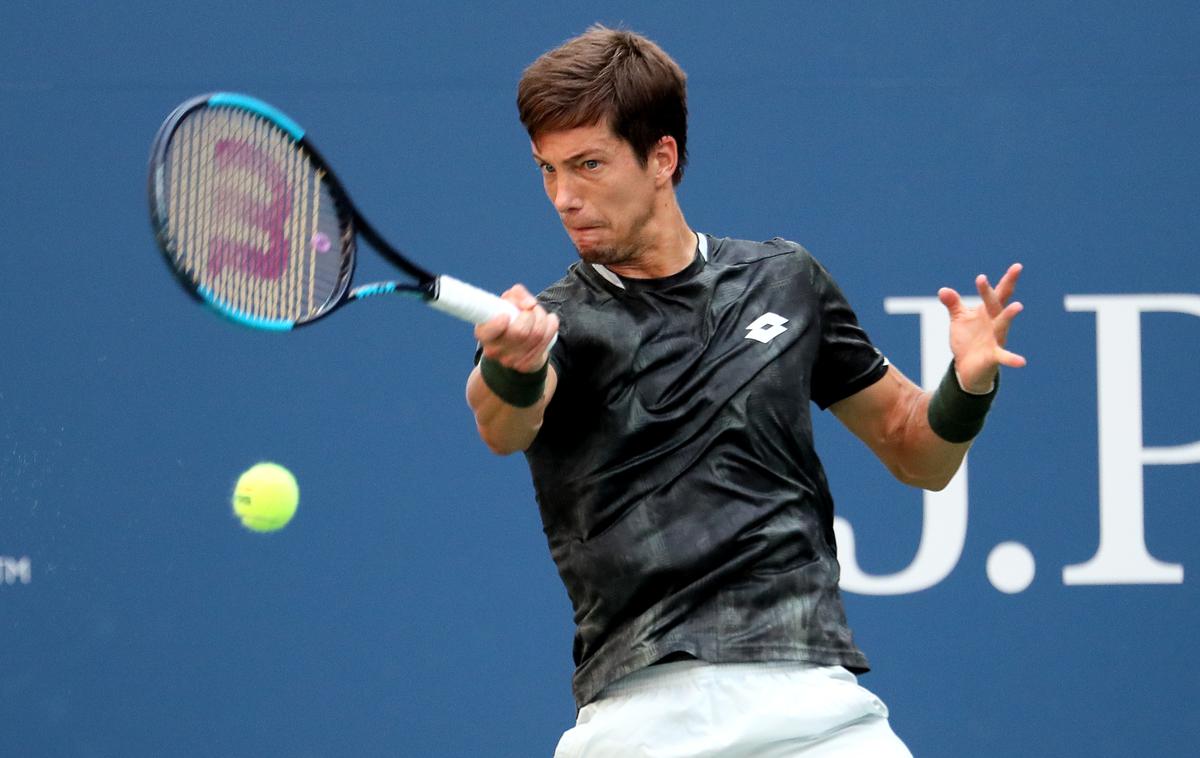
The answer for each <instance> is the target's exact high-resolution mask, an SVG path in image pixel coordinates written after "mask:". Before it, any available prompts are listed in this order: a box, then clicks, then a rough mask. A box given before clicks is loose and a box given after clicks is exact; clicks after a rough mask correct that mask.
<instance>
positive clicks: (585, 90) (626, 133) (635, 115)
mask: <svg viewBox="0 0 1200 758" xmlns="http://www.w3.org/2000/svg"><path fill="white" fill-rule="evenodd" d="M517 111H518V112H519V114H520V117H521V123H522V124H524V126H525V131H526V132H528V133H529V137H530V139H537V137H538V135H540V134H542V133H544V132H547V131H556V130H560V129H574V128H576V127H580V126H591V125H593V124H598V123H601V122H602V121H605V120H607V121H608V123H609V125H610V126H611V127H612V130H613V132H614V133H615V134H616V135H617V136H618V137H619V138H621V139H623V140H625V141H626V142H628V143H629V146H630V147H631V148H632V149H633V153H634V155H636V156H637V158H638V160H639V161H641V164H642V165H643V166H645V165H646V161H647V160H648V159H649V156H650V150H651V148H653V147H654V145H656V144H657V143H658V141H659V140H660V139H662V138H663V137H664V136H668V135H669V136H671V137H674V138H675V142H676V144H677V145H678V146H679V162H678V164H677V166H676V168H675V173H674V174H673V175H672V177H671V180H672V182H673V183H674V184H679V182H680V181H681V180H682V179H683V167H684V166H685V165H686V164H687V75H686V74H684V73H683V69H681V68H680V67H679V64H677V63H675V61H673V60H672V59H671V56H669V55H667V54H666V52H664V51H663V49H662V48H661V47H659V46H658V45H656V44H655V43H654V42H652V41H650V40H649V39H647V38H645V37H643V36H641V35H640V34H636V33H634V32H631V31H626V30H622V29H609V28H608V27H605V26H602V25H599V24H596V25H594V26H592V27H590V28H589V29H588V30H587V31H586V32H584V33H583V34H581V35H579V36H578V37H575V38H574V39H570V40H567V41H566V42H564V43H563V44H562V45H560V46H559V47H557V48H555V49H553V50H551V51H549V52H547V53H545V54H543V55H542V56H541V57H539V58H538V59H537V60H536V61H534V62H533V63H531V64H530V65H529V67H528V68H526V69H525V73H524V74H523V75H522V76H521V82H520V84H519V85H518V86H517Z"/></svg>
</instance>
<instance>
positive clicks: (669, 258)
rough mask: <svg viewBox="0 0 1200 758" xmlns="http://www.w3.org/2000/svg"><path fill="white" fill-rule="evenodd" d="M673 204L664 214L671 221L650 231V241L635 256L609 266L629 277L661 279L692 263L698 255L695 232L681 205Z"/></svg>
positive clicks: (609, 268) (610, 269) (610, 268)
mask: <svg viewBox="0 0 1200 758" xmlns="http://www.w3.org/2000/svg"><path fill="white" fill-rule="evenodd" d="M672 206H673V207H672V208H671V209H670V211H669V212H668V213H667V214H665V215H666V218H667V219H668V222H667V223H665V224H663V225H662V227H661V228H660V229H659V230H657V233H654V232H652V233H651V237H650V240H649V244H647V245H646V246H645V247H644V248H643V249H642V252H641V254H640V255H638V257H637V258H636V259H635V260H631V261H628V262H626V263H621V264H614V265H611V266H607V267H606V268H608V270H609V271H612V272H613V273H614V274H617V275H618V276H624V277H627V278H629V279H661V278H662V277H664V276H671V275H672V274H677V273H679V272H680V271H683V270H684V269H685V268H687V267H688V266H689V265H691V263H692V261H693V260H695V258H696V233H695V232H693V231H692V230H691V228H690V227H688V225H687V221H685V220H684V218H683V213H682V211H680V209H679V206H678V205H675V204H674V203H672Z"/></svg>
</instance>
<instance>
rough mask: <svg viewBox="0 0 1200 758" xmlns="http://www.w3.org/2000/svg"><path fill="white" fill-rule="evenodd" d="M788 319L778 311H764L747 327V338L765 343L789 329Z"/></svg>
mask: <svg viewBox="0 0 1200 758" xmlns="http://www.w3.org/2000/svg"><path fill="white" fill-rule="evenodd" d="M787 322H788V320H787V319H786V318H784V317H783V316H780V315H779V314H778V313H764V314H763V315H761V316H759V317H758V318H756V319H754V321H752V322H751V323H750V325H749V326H747V327H746V332H747V334H746V339H748V340H757V341H759V342H761V343H763V344H764V345H765V344H767V343H768V342H770V341H771V340H773V339H775V338H776V337H778V336H779V335H781V334H783V333H784V332H786V331H787V327H786V326H784V324H786V323H787Z"/></svg>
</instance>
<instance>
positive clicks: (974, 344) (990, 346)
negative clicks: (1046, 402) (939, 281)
mask: <svg viewBox="0 0 1200 758" xmlns="http://www.w3.org/2000/svg"><path fill="white" fill-rule="evenodd" d="M1021 270H1022V266H1021V264H1020V263H1014V264H1013V265H1011V266H1009V267H1008V271H1006V272H1005V273H1004V276H1003V277H1001V278H1000V282H999V283H998V284H997V285H996V286H995V288H993V287H992V286H991V284H990V283H989V282H988V278H987V276H985V275H983V274H980V275H979V276H977V277H975V288H976V289H977V290H978V291H979V297H980V298H981V299H982V300H983V303H982V304H981V305H980V306H979V307H977V308H968V307H967V306H966V305H965V304H964V303H963V300H962V297H961V296H960V295H959V294H958V293H957V292H955V291H954V290H952V289H950V288H949V287H943V288H942V289H940V290H938V299H939V300H941V302H942V305H944V306H946V310H947V311H949V312H950V350H951V351H952V352H953V353H954V366H955V369H956V370H957V371H958V380H959V382H960V383H961V384H962V387H963V389H964V390H966V391H967V392H974V393H978V394H985V393H987V392H989V391H990V390H991V388H992V383H993V382H994V381H995V378H996V373H997V372H998V371H999V370H1000V366H1009V367H1012V368H1019V367H1021V366H1024V365H1025V358H1024V357H1023V356H1020V355H1017V354H1016V353H1013V352H1011V351H1009V350H1007V349H1005V343H1006V342H1007V341H1008V330H1009V327H1011V326H1012V322H1013V319H1014V318H1016V317H1017V314H1018V313H1020V312H1021V310H1022V309H1023V306H1022V305H1021V304H1020V303H1019V302H1014V303H1010V302H1009V300H1010V299H1011V298H1012V295H1013V292H1015V291H1016V288H1017V279H1018V278H1020V276H1021Z"/></svg>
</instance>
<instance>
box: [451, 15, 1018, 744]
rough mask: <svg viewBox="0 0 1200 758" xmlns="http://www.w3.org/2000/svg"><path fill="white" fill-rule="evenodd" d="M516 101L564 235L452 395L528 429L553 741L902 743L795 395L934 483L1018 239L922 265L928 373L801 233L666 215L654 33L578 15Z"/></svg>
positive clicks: (966, 430) (515, 432) (986, 361)
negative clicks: (548, 620)
mask: <svg viewBox="0 0 1200 758" xmlns="http://www.w3.org/2000/svg"><path fill="white" fill-rule="evenodd" d="M517 103H518V109H519V111H520V117H521V121H522V123H523V124H524V125H525V127H526V130H527V131H528V133H529V136H530V140H531V145H532V152H533V159H534V161H535V163H536V164H537V166H538V168H539V170H540V171H541V175H542V180H543V182H544V185H545V191H546V194H547V196H548V197H549V199H550V201H551V202H552V203H553V204H554V207H555V209H556V210H557V211H558V214H559V216H560V218H561V219H562V223H563V226H564V227H565V229H566V232H567V234H568V235H569V236H570V238H571V241H572V242H573V243H574V245H575V247H576V249H577V250H578V252H579V258H580V261H578V262H576V263H574V264H572V265H571V266H570V268H569V270H568V272H567V274H566V276H564V277H563V278H562V279H561V280H559V281H558V282H556V283H555V284H553V285H552V286H550V287H549V288H548V289H546V290H545V291H544V292H542V293H541V294H540V295H538V296H537V297H534V296H533V295H532V294H530V293H529V292H528V291H527V290H526V289H525V288H524V287H522V286H520V285H517V286H514V287H513V288H511V289H510V290H508V291H507V292H506V293H505V294H504V297H505V299H507V300H509V301H510V302H512V303H513V304H514V305H516V306H517V307H518V309H519V314H518V316H516V317H515V318H512V319H510V318H509V317H508V316H498V317H496V318H494V319H492V320H491V321H489V322H487V323H485V324H482V325H480V326H478V327H477V328H476V330H475V334H476V337H477V338H478V340H479V342H480V346H481V359H480V361H479V363H478V365H477V366H476V368H475V369H474V370H473V371H472V373H471V375H470V378H469V380H468V383H467V400H468V403H469V404H470V406H471V408H472V410H473V411H474V413H475V419H476V422H477V424H478V428H479V433H480V435H481V437H482V438H483V440H484V441H485V442H486V443H487V445H488V447H489V448H490V449H491V450H492V451H494V452H496V453H498V454H509V453H513V452H516V451H524V452H525V455H526V458H527V460H528V463H529V467H530V470H531V473H532V476H533V483H534V486H535V490H536V493H537V499H538V505H539V508H540V510H541V516H542V521H543V524H544V527H545V533H546V536H547V540H548V541H549V546H550V552H551V555H552V557H553V559H554V561H555V563H556V564H557V566H558V570H559V573H560V575H561V577H562V580H563V582H564V584H565V585H566V588H567V592H568V594H569V596H570V599H571V601H572V604H573V606H574V610H575V622H576V626H577V631H576V635H575V645H574V658H575V663H576V671H575V674H574V679H573V689H574V695H575V700H576V703H577V705H578V707H579V711H578V717H577V722H576V724H575V726H574V727H573V728H571V729H570V730H568V731H567V732H566V733H565V734H564V735H563V737H562V739H561V741H560V742H559V745H558V749H557V752H556V753H555V755H556V756H557V757H558V758H574V757H576V756H588V757H589V758H595V757H598V756H611V757H612V758H635V757H636V756H655V757H656V758H667V757H668V756H722V757H723V758H738V757H741V756H745V757H747V758H749V757H750V756H755V757H761V756H810V757H811V756H871V757H872V758H887V757H889V756H908V755H910V753H909V751H908V749H907V748H906V747H905V746H904V744H903V743H902V742H901V740H900V739H899V738H898V737H897V736H896V735H895V733H894V732H893V731H892V729H891V727H890V725H889V721H888V711H887V708H886V707H885V705H884V704H883V703H882V702H881V701H880V699H879V698H877V697H876V696H875V695H873V694H872V693H871V692H869V691H868V690H866V689H864V688H863V687H861V686H860V685H859V684H858V682H857V674H860V673H862V672H865V671H866V670H867V659H866V657H865V656H864V655H863V653H862V652H861V651H860V650H859V649H858V647H857V646H856V645H855V643H854V640H853V636H852V634H851V631H850V628H849V627H848V625H847V621H846V617H845V613H844V611H843V607H842V601H841V598H840V595H839V592H838V578H839V569H838V563H837V552H836V546H835V545H834V534H833V500H832V498H831V496H830V493H829V488H828V486H827V483H826V479H825V474H824V472H823V470H822V467H821V462H820V461H819V460H818V459H817V455H816V452H815V450H814V444H813V438H812V424H811V417H810V415H809V414H810V403H815V404H816V405H817V406H818V407H819V408H822V409H826V408H828V409H830V410H832V411H833V413H834V415H835V416H836V417H837V418H838V419H839V420H840V421H841V422H842V423H844V424H845V425H846V426H847V427H848V428H849V429H850V430H851V431H852V432H853V433H854V434H855V435H857V436H858V437H859V438H860V439H861V440H862V441H863V442H864V443H866V445H867V446H868V447H869V448H870V449H871V450H872V451H874V452H875V454H876V455H877V456H878V457H879V458H880V460H881V461H883V463H884V464H885V465H886V466H887V467H888V469H890V470H891V472H892V473H893V474H894V475H895V476H896V477H897V478H898V479H900V481H902V482H905V483H907V484H910V485H914V486H917V487H924V488H928V489H939V488H941V487H944V486H945V485H946V484H947V483H948V482H949V481H950V479H951V477H953V476H954V474H955V472H956V471H957V470H958V467H959V465H960V463H961V462H962V460H963V456H964V455H965V454H966V452H967V449H968V448H969V447H970V445H971V440H972V439H973V438H974V437H975V435H976V434H977V433H978V432H979V431H980V429H981V428H982V426H983V422H984V417H985V415H986V413H987V412H988V408H989V405H990V403H991V401H992V397H993V396H994V395H995V393H996V388H997V382H998V372H999V367H1000V366H1002V365H1004V366H1012V367H1016V366H1022V365H1024V362H1025V361H1024V359H1023V358H1022V357H1021V356H1019V355H1016V354H1014V353H1011V352H1009V351H1007V350H1006V349H1005V348H1004V344H1005V337H1006V335H1007V332H1008V329H1009V326H1010V324H1011V322H1012V321H1013V319H1014V317H1015V316H1016V315H1017V313H1018V312H1019V311H1020V309H1021V307H1020V305H1019V304H1018V303H1011V304H1010V303H1009V300H1010V298H1011V296H1012V294H1013V291H1014V288H1015V286H1016V282H1017V278H1018V276H1019V275H1020V270H1021V269H1020V266H1019V265H1014V266H1012V267H1011V268H1009V270H1008V271H1007V273H1005V274H1004V276H1003V277H1002V278H1001V279H1000V281H999V282H998V283H997V284H996V286H995V287H992V286H991V285H990V283H989V282H988V280H987V279H986V277H983V276H980V277H979V278H978V279H977V280H976V286H977V289H978V292H979V295H980V296H981V297H982V305H981V306H980V307H978V308H969V307H966V306H965V305H964V303H963V302H962V300H961V298H960V296H959V295H958V293H956V292H955V291H953V290H951V289H942V290H940V291H939V293H938V294H939V297H940V299H941V301H942V303H943V304H944V305H945V306H946V308H947V309H948V310H949V313H950V319H951V326H950V343H951V347H952V350H953V354H954V362H953V364H952V365H951V366H950V367H949V369H948V370H947V373H946V376H945V379H944V380H943V381H942V382H941V384H940V386H939V387H938V388H937V389H936V390H935V391H934V392H932V393H929V392H923V391H922V390H921V389H920V388H919V387H918V386H916V385H915V384H914V383H913V382H911V381H909V380H908V379H907V378H905V377H904V376H903V375H902V374H901V373H900V372H899V371H898V370H897V369H896V368H895V367H894V366H891V365H889V363H888V362H887V360H885V358H884V357H883V355H882V354H881V353H880V352H879V351H878V350H877V349H876V348H875V347H874V346H873V345H872V343H871V341H870V340H869V339H868V337H867V335H866V334H865V333H864V331H863V329H862V328H861V327H860V326H859V324H858V322H857V320H856V317H855V315H854V312H853V311H852V310H851V308H850V306H849V305H848V304H847V303H846V300H845V299H844V297H843V296H842V293H841V292H840V291H839V290H838V287H837V285H836V284H835V283H834V281H833V279H832V278H831V277H830V275H829V273H828V272H827V271H826V270H825V269H824V268H823V267H822V266H821V264H820V263H818V262H817V261H816V260H815V259H814V258H813V257H812V256H811V255H810V254H809V253H808V252H807V251H806V250H805V249H804V248H803V247H801V246H799V245H797V244H795V243H793V242H789V241H785V240H782V239H772V240H769V241H767V242H748V241H743V240H736V239H725V238H720V237H717V236H711V235H708V234H703V233H697V232H696V231H694V230H693V229H692V228H691V227H689V226H688V223H687V221H686V220H685V219H684V215H683V212H682V211H681V209H680V206H679V204H678V202H677V198H676V194H675V187H676V185H677V184H678V183H679V181H680V180H681V178H682V176H683V170H684V165H685V163H686V159H687V148H686V146H687V104H686V87H685V76H684V73H683V72H682V71H681V70H680V68H679V66H678V65H676V63H675V62H674V61H673V60H672V59H671V58H670V57H669V56H668V55H667V54H666V53H665V52H664V51H663V50H662V49H660V48H659V47H658V46H657V45H655V44H654V43H653V42H651V41H650V40H647V39H645V38H644V37H641V36H639V35H637V34H634V33H631V32H628V31H621V30H612V29H607V28H604V27H599V26H596V27H592V28H591V29H589V30H588V31H587V32H586V33H584V34H583V35H581V36H579V37H577V38H575V39H572V40H570V41H568V42H566V43H565V44H563V45H562V46H561V47H558V48H557V49H554V50H551V51H550V52H548V53H546V54H545V55H543V56H541V57H540V58H539V59H538V60H536V61H535V62H534V63H533V64H532V65H530V66H529V68H528V69H526V71H525V73H524V75H523V77H522V79H521V82H520V85H519V88H518V96H517ZM714 191H720V188H714ZM556 336H557V341H554V339H555V337H556Z"/></svg>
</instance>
